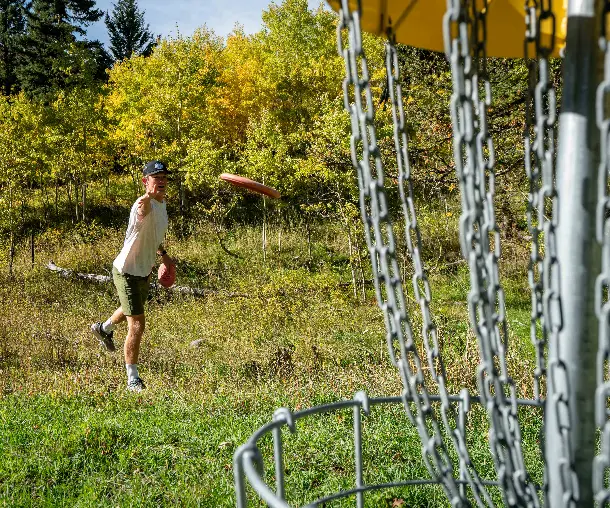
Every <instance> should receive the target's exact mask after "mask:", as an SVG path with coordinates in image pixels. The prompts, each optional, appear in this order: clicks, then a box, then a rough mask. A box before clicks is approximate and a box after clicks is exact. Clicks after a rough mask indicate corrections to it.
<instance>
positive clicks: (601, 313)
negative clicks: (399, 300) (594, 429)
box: [593, 0, 610, 506]
mask: <svg viewBox="0 0 610 508" xmlns="http://www.w3.org/2000/svg"><path fill="white" fill-rule="evenodd" d="M609 14H610V0H604V7H603V15H602V16H601V35H600V39H599V45H600V49H601V50H602V51H603V53H604V79H603V81H602V82H601V83H600V84H599V86H598V87H597V96H596V117H597V126H598V127H599V131H600V152H601V154H600V167H599V182H598V186H597V188H598V201H597V220H596V223H597V227H596V236H597V241H598V242H599V243H600V244H601V246H602V269H601V273H600V274H599V276H598V277H597V280H596V284H595V311H596V314H597V317H598V319H599V346H598V351H597V389H596V392H595V395H596V397H595V420H596V424H597V426H598V427H599V428H600V430H601V450H600V453H599V454H598V455H597V456H596V457H595V459H594V462H593V492H594V495H595V501H596V502H597V503H600V504H601V505H602V506H607V505H608V504H609V503H610V488H609V487H608V482H607V478H608V474H609V473H610V420H609V419H608V412H607V407H608V401H609V400H610V379H609V378H610V298H609V295H608V292H609V288H610V216H609V213H608V212H609V211H610V197H609V195H608V184H609V183H610V115H609V114H608V112H607V111H606V109H607V108H606V105H607V104H608V102H609V93H610V40H609V38H608V34H607V32H606V23H607V21H608V15H609Z"/></svg>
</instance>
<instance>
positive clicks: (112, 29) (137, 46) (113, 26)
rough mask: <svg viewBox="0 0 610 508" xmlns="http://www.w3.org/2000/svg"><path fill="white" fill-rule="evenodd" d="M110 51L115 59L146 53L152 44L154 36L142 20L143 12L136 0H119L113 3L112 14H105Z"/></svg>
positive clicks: (149, 50)
mask: <svg viewBox="0 0 610 508" xmlns="http://www.w3.org/2000/svg"><path fill="white" fill-rule="evenodd" d="M106 27H107V28H108V35H109V37H110V51H111V53H112V55H113V56H114V58H115V60H123V59H125V58H129V57H130V56H132V55H134V54H135V55H148V54H149V53H150V52H151V50H152V48H153V46H154V36H153V34H152V33H150V31H149V30H148V24H145V22H144V12H141V11H140V10H139V8H138V2H137V1H136V0H119V1H118V3H116V4H113V10H112V16H108V14H106Z"/></svg>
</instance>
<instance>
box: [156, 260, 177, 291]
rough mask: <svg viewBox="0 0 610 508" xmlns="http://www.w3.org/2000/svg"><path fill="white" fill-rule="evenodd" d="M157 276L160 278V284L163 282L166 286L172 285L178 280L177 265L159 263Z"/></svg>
mask: <svg viewBox="0 0 610 508" xmlns="http://www.w3.org/2000/svg"><path fill="white" fill-rule="evenodd" d="M157 277H158V279H159V284H161V285H162V286H163V287H164V288H170V287H172V286H173V285H174V282H176V266H175V265H166V264H165V263H161V264H160V265H159V272H158V273H157Z"/></svg>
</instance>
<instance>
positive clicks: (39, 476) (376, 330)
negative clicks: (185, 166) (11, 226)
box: [0, 210, 541, 506]
mask: <svg viewBox="0 0 610 508" xmlns="http://www.w3.org/2000/svg"><path fill="white" fill-rule="evenodd" d="M125 213H126V212H125ZM448 217H449V215H448ZM455 221H456V217H455V216H453V217H452V218H451V219H450V220H449V219H448V220H445V221H438V220H434V214H433V213H432V212H431V211H430V213H426V210H424V211H423V213H422V229H424V233H425V238H426V239H427V240H429V245H430V249H429V254H428V256H427V259H428V266H429V268H430V276H431V284H432V290H433V296H434V304H433V312H434V313H435V317H436V322H437V324H438V326H439V333H440V340H441V348H442V351H443V354H444V357H445V363H446V367H447V370H448V377H449V388H450V391H451V392H452V393H456V394H457V393H458V392H459V389H460V388H462V387H468V388H469V389H471V391H474V390H475V381H474V379H475V371H476V364H477V362H478V353H477V346H476V340H475V339H474V337H473V336H472V334H471V333H470V332H469V331H468V326H467V309H466V305H465V298H466V293H467V290H468V284H469V282H468V274H467V272H466V270H465V266H464V265H463V264H462V263H460V262H459V261H458V260H457V254H456V252H457V245H456V242H453V243H451V242H452V241H449V240H447V238H449V235H448V234H447V233H448V232H450V230H451V228H453V227H454V226H455ZM439 224H440V225H439ZM271 233H272V234H270V235H269V238H270V244H269V248H268V250H267V255H266V258H265V260H263V254H262V251H261V231H260V228H254V227H248V228H247V227H236V228H234V229H233V230H232V231H231V234H230V235H229V236H227V238H226V239H225V240H226V241H225V246H226V247H228V248H229V249H230V250H231V251H232V252H235V253H236V254H238V255H239V256H240V257H239V258H238V257H233V256H229V255H228V254H227V253H226V252H225V251H224V250H223V249H222V248H221V247H220V246H219V244H218V241H217V240H216V236H215V234H214V233H213V232H212V231H211V230H208V229H207V228H205V227H203V226H202V227H200V228H199V229H197V230H195V231H194V232H193V234H191V235H189V236H188V237H186V238H182V239H178V237H177V236H176V235H175V234H170V237H169V241H168V250H169V252H170V254H172V255H174V256H176V257H177V258H178V259H179V260H180V264H179V268H178V280H177V283H178V284H180V285H187V286H192V287H199V288H204V289H207V290H209V294H208V295H207V296H205V297H192V296H184V295H177V294H175V293H171V292H168V291H166V290H156V291H154V292H153V293H152V295H151V296H152V297H151V300H150V302H149V306H148V312H147V320H148V322H147V330H146V333H145V339H144V343H143V347H142V352H141V358H140V364H141V368H140V372H141V375H142V377H143V379H144V380H145V381H146V383H147V385H148V387H149V388H148V389H147V390H146V391H145V392H143V393H142V394H140V395H133V394H128V393H126V391H125V386H124V384H125V372H124V363H123V359H122V355H121V354H120V353H115V354H109V353H106V352H105V351H103V350H102V349H100V347H99V346H98V345H97V343H96V342H95V341H94V340H93V338H92V336H91V334H90V331H89V326H90V324H91V323H92V322H94V321H98V320H103V319H105V318H107V317H108V316H109V315H110V313H111V312H112V310H114V308H115V307H116V305H117V300H116V296H115V292H114V288H113V286H112V285H111V284H100V283H94V282H89V281H82V280H78V279H76V278H72V279H65V278H61V277H60V276H59V275H58V274H56V273H54V272H51V271H49V270H47V269H46V268H45V267H44V264H45V263H46V261H48V260H50V259H52V260H53V261H55V263H56V264H57V265H59V266H62V267H65V268H70V269H72V270H77V271H81V272H87V273H100V274H108V273H109V271H110V269H111V263H112V259H113V258H114V256H115V254H116V253H117V252H118V249H119V247H120V245H121V242H122V239H123V238H122V236H123V231H122V229H119V228H116V229H113V228H108V227H103V226H102V225H99V224H97V223H96V222H93V223H90V224H88V225H87V226H86V227H84V226H83V227H80V228H73V229H71V230H70V231H69V232H62V233H60V232H58V231H48V232H47V233H46V234H45V235H44V236H43V237H41V238H40V239H39V240H38V247H37V251H36V256H37V263H36V265H35V266H34V267H32V266H31V264H30V260H29V252H28V250H27V248H26V247H27V246H23V248H22V249H21V250H20V251H19V252H18V257H17V262H16V266H15V273H14V275H13V276H12V277H9V276H8V274H7V270H6V269H5V268H4V267H6V263H5V261H6V260H4V259H0V262H3V269H2V272H1V274H0V304H1V305H0V307H1V308H2V309H3V315H2V318H1V319H0V394H1V395H0V505H3V506H160V505H170V504H171V505H179V506H233V505H234V504H235V494H234V490H233V465H232V456H233V453H234V451H235V449H236V447H237V446H239V445H240V444H242V443H244V442H245V441H246V440H247V439H248V438H249V436H250V435H251V434H252V433H253V432H254V431H255V430H256V429H257V428H258V427H260V426H261V425H263V424H265V423H267V422H269V421H271V419H272V415H273V412H274V410H275V409H277V408H278V407H281V406H286V407H288V408H290V409H293V410H299V409H304V408H307V407H311V406H314V405H319V404H323V403H327V402H332V401H337V400H340V399H344V398H351V397H353V395H354V393H355V392H357V391H358V390H365V391H366V392H367V393H368V395H369V396H372V397H373V396H382V395H383V396H386V395H398V394H399V393H400V390H401V385H400V380H399V377H398V375H397V372H396V371H395V369H394V368H393V367H392V366H391V364H390V361H389V358H388V354H387V351H386V348H385V338H384V327H383V319H382V314H381V311H380V310H379V309H378V307H377V305H376V303H375V301H374V291H373V288H372V286H369V287H368V288H367V292H366V297H365V298H364V299H362V298H360V297H358V298H354V295H353V292H352V288H351V284H350V282H351V275H350V270H349V264H348V258H347V254H346V253H347V239H346V238H345V235H344V234H343V233H342V229H341V227H340V226H332V225H326V226H323V227H319V228H317V229H316V231H315V234H314V235H313V238H314V241H313V243H312V246H311V247H312V257H311V258H310V257H309V248H308V245H307V242H306V239H305V237H306V235H305V233H304V231H300V230H291V231H283V232H282V237H281V251H280V248H279V243H278V241H277V239H278V231H275V230H272V231H271ZM451 256H453V258H452V257H451ZM448 259H449V260H451V259H456V261H455V262H451V263H448V262H447V260H448ZM504 259H509V260H511V261H510V263H507V264H506V265H503V275H505V281H506V282H505V288H506V292H507V307H508V316H509V320H510V330H511V338H512V339H513V340H512V344H511V350H510V351H511V352H510V356H509V365H510V370H511V372H513V373H514V375H515V379H516V382H517V386H518V389H519V392H520V395H521V396H524V397H526V396H528V397H531V395H532V382H531V378H530V376H529V375H528V373H529V372H531V371H532V370H533V348H532V347H531V345H530V344H529V338H528V334H529V312H530V311H529V308H528V307H529V294H528V291H527V279H526V277H525V275H526V261H527V251H526V250H525V247H523V246H518V245H516V244H514V243H509V244H508V246H507V249H506V250H505V253H504ZM368 277H369V278H370V275H369V276H368ZM409 307H410V310H411V312H412V315H413V325H414V329H415V330H419V326H420V324H419V323H420V321H419V317H418V312H417V307H416V306H415V303H414V302H413V301H412V299H409ZM125 332H126V330H125V328H124V327H122V328H119V330H118V331H117V332H116V334H115V336H118V337H119V340H118V343H119V345H121V343H122V337H123V336H124V334H125ZM193 341H198V346H197V347H194V346H192V345H191V343H192V342H193ZM432 391H434V390H432ZM522 417H523V420H522V421H523V422H524V424H523V429H522V431H523V434H524V448H525V451H526V461H527V463H528V465H529V466H530V472H531V473H532V476H533V478H534V480H536V481H538V482H539V481H541V465H540V459H539V457H538V454H537V446H538V444H537V432H538V430H539V425H540V415H539V414H537V413H536V412H535V411H523V412H522ZM351 428H352V427H351V417H350V413H349V411H347V412H337V413H330V414H328V415H325V416H321V417H317V418H311V419H308V420H307V421H302V422H299V425H298V432H297V433H296V434H295V435H292V436H290V435H288V434H286V435H285V437H286V465H287V477H286V481H287V492H288V499H289V500H290V501H291V502H294V503H296V504H303V503H306V502H310V501H312V500H314V499H316V498H317V497H318V496H321V495H326V494H331V493H333V492H337V491H339V490H341V489H347V488H350V487H352V486H353V482H354V472H353V468H352V466H351V464H352V461H353V456H352V455H353V452H352V445H351V437H350V436H351V432H352V431H351ZM364 432H365V433H364V456H365V471H364V474H365V481H366V482H367V483H371V484H372V483H383V482H389V481H395V480H397V479H400V480H404V479H409V478H418V477H419V478H421V477H424V476H427V474H426V470H425V467H424V464H423V461H422V459H421V451H420V448H421V444H420V443H419V440H418V439H417V433H416V431H415V429H414V428H413V427H412V426H411V425H410V423H409V421H408V418H407V417H406V415H405V412H404V409H402V408H401V407H400V406H399V405H396V406H387V407H378V408H375V409H374V410H373V411H372V412H371V415H369V416H368V417H366V419H365V431H364ZM485 433H486V423H485V418H484V415H482V414H481V412H480V411H479V410H474V411H473V413H472V416H471V420H470V423H469V444H470V445H471V448H472V453H473V456H474V457H475V458H476V462H477V464H478V465H479V467H480V468H481V473H482V476H485V477H490V476H492V474H493V465H492V461H491V456H490V455H489V452H488V451H487V442H486V439H484V437H483V436H485ZM262 447H263V451H264V452H265V453H266V454H267V455H266V457H267V459H266V462H265V466H266V472H267V479H268V480H269V481H270V482H272V473H273V471H272V469H273V467H272V464H271V462H269V460H268V458H269V457H270V456H271V453H272V452H271V443H270V441H268V440H265V441H263V443H262ZM496 494H497V493H496ZM250 497H251V501H252V503H253V505H255V506H257V505H258V503H257V502H256V501H255V500H254V497H253V496H250ZM403 501H404V503H403ZM401 503H403V504H401ZM444 504H447V503H446V498H445V497H444V494H443V492H442V491H441V490H440V489H439V488H436V487H425V488H423V487H419V488H409V489H407V488H403V489H393V490H386V491H380V492H376V493H371V494H369V495H368V496H367V506H402V505H404V506H442V505H444ZM335 505H337V506H343V505H345V506H353V505H354V501H353V498H352V499H350V500H348V501H344V502H338V503H336V504H335ZM333 506H334V505H333Z"/></svg>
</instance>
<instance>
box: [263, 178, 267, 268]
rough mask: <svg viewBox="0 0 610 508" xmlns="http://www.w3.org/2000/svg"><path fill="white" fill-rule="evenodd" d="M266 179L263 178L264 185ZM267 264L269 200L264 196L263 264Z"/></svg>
mask: <svg viewBox="0 0 610 508" xmlns="http://www.w3.org/2000/svg"><path fill="white" fill-rule="evenodd" d="M264 182H265V179H264V178H263V185H264ZM266 262H267V200H266V199H265V197H264V196H263V264H265V263H266Z"/></svg>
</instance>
